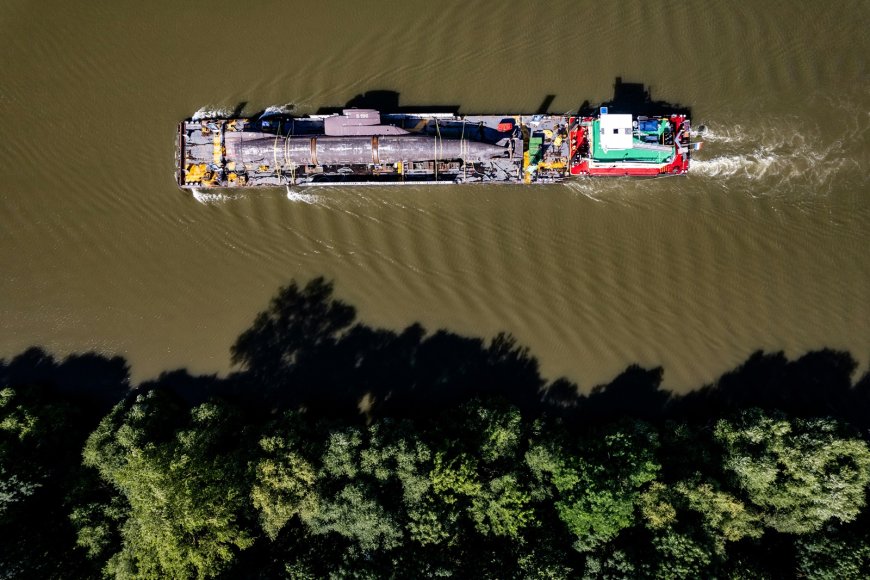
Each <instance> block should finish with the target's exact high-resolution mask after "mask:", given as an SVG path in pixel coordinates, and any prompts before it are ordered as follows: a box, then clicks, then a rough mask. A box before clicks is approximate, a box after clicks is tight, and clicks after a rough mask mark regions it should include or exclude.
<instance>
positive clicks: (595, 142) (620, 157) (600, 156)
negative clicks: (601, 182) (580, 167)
mask: <svg viewBox="0 0 870 580" xmlns="http://www.w3.org/2000/svg"><path fill="white" fill-rule="evenodd" d="M599 131H600V122H599V121H593V123H592V131H591V133H590V134H591V137H592V159H594V160H595V161H642V162H646V163H664V162H665V161H667V160H668V159H670V158H671V157H673V154H674V152H673V150H670V151H656V150H655V149H639V148H632V149H611V150H609V151H605V150H604V149H602V148H601V139H599V135H600V133H599ZM634 142H635V143H638V144H639V143H640V141H639V140H638V139H635V140H634Z"/></svg>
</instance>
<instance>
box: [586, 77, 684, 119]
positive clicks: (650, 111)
mask: <svg viewBox="0 0 870 580" xmlns="http://www.w3.org/2000/svg"><path fill="white" fill-rule="evenodd" d="M599 107H607V108H608V109H609V111H608V112H610V113H631V114H634V115H646V116H657V115H662V116H667V115H686V116H688V117H689V118H691V116H692V110H691V109H690V108H689V107H686V106H683V105H680V104H677V103H669V102H667V101H654V100H653V99H652V94H651V89H650V88H649V87H647V86H646V85H644V84H643V83H626V82H623V81H622V77H616V80H615V81H614V83H613V98H612V99H610V100H607V101H605V102H603V103H601V104H600V105H597V106H593V105H591V104H590V103H589V101H585V102H584V103H583V104H582V105H581V106H580V109H579V110H578V111H577V114H578V115H581V116H590V115H594V114H597V113H598V109H599Z"/></svg>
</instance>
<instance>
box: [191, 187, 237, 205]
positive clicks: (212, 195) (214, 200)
mask: <svg viewBox="0 0 870 580" xmlns="http://www.w3.org/2000/svg"><path fill="white" fill-rule="evenodd" d="M191 193H192V194H193V199H195V200H196V201H198V202H199V203H201V204H203V205H216V204H220V203H225V202H228V201H232V200H234V199H239V198H241V197H242V195H241V194H239V193H233V194H229V193H218V192H208V193H206V192H204V191H202V190H199V189H192V190H191Z"/></svg>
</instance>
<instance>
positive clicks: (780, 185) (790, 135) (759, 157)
mask: <svg viewBox="0 0 870 580" xmlns="http://www.w3.org/2000/svg"><path fill="white" fill-rule="evenodd" d="M865 134H866V130H861V129H858V130H856V128H855V127H851V128H850V129H848V130H846V131H845V132H844V133H843V134H841V135H835V136H834V137H835V138H834V139H833V140H832V139H831V137H830V136H826V137H825V138H823V137H822V135H821V130H820V129H819V128H812V127H809V128H808V127H802V128H801V129H797V128H795V127H793V126H792V127H789V126H787V125H785V124H780V125H778V126H776V127H775V128H772V127H767V128H763V127H759V128H755V129H753V130H752V131H750V130H749V129H747V128H745V127H743V126H740V125H732V126H729V127H725V128H717V127H713V128H712V129H708V130H707V131H706V132H705V133H704V134H702V135H700V136H699V137H700V138H701V139H702V140H704V141H705V142H706V147H705V148H704V149H703V150H702V151H701V152H700V153H698V154H696V155H695V156H694V157H693V158H692V164H691V169H690V175H700V176H703V177H712V178H715V179H716V180H718V181H720V182H722V183H723V185H724V186H725V187H728V186H729V185H731V184H733V183H734V182H735V181H737V180H742V181H749V182H752V183H753V190H754V192H756V193H763V192H765V191H773V190H775V191H777V192H783V191H789V190H793V189H795V188H802V189H810V190H812V191H816V192H818V191H827V190H828V189H829V188H830V187H831V184H832V182H833V181H834V180H840V179H849V178H855V177H860V174H861V173H860V168H861V167H860V165H861V164H860V162H859V160H858V159H857V158H856V157H855V152H856V151H861V147H860V146H859V145H858V143H859V142H860V141H861V140H862V139H863V138H864V135H865ZM855 170H857V171H855ZM759 190H760V191H759Z"/></svg>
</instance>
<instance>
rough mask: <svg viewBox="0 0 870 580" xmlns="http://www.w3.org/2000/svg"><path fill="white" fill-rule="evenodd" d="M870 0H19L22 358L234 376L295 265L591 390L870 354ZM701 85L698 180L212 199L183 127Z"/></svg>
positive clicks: (3, 271)
mask: <svg viewBox="0 0 870 580" xmlns="http://www.w3.org/2000/svg"><path fill="white" fill-rule="evenodd" d="M868 25H870V3H868V2H867V1H866V0H863V1H848V0H844V1H840V2H836V3H825V2H804V1H800V2H799V1H794V0H791V1H769V2H725V1H722V0H707V1H704V2H701V1H692V0H686V1H683V2H649V1H644V2H579V1H572V2H550V3H547V2H511V1H507V0H499V1H495V0H481V1H478V2H454V1H450V2H431V1H429V0H426V1H417V0H414V1H405V2H396V3H383V4H379V3H376V2H372V3H368V2H365V3H364V2H337V1H330V0H320V1H319V2H307V3H294V2H274V3H270V2H254V3H240V2H226V1H221V2H209V3H204V2H203V3H199V2H190V1H185V2H177V1H176V2H168V1H166V2H164V1H160V2H126V1H120V2H84V3H79V2H60V1H57V2H51V1H34V0H29V1H20V0H6V1H5V2H3V4H2V6H0V158H2V161H3V162H2V179H0V357H8V356H10V355H14V354H15V353H17V352H19V351H21V350H22V349H24V348H26V347H28V346H30V345H42V346H44V347H46V348H47V349H49V350H51V351H52V352H55V353H57V354H61V355H62V354H65V353H69V352H78V351H84V350H96V351H98V352H102V353H107V354H110V353H111V354H120V355H122V356H124V357H126V358H127V359H128V360H129V361H130V363H131V365H132V369H133V376H134V379H135V380H141V379H144V378H148V377H152V376H154V375H155V374H156V373H158V372H160V371H161V370H164V369H169V368H175V367H187V368H189V369H190V370H191V371H192V372H226V371H227V370H229V369H230V367H229V354H228V351H229V347H230V345H231V344H232V342H233V340H234V339H235V337H236V336H237V335H238V334H239V333H240V332H241V331H242V330H244V329H245V328H246V327H247V326H248V325H249V324H250V323H251V322H252V320H253V318H254V316H255V314H256V313H257V312H258V311H259V310H261V309H263V308H264V307H265V306H266V305H267V303H268V300H269V299H270V297H271V296H272V295H273V294H274V293H275V292H276V290H277V288H278V287H279V285H282V284H286V283H287V282H289V281H290V279H291V278H296V279H298V280H301V281H305V280H307V279H309V278H310V277H313V276H317V275H325V276H326V277H328V278H331V279H334V280H335V283H336V293H337V295H338V296H339V297H340V298H342V299H344V300H346V301H348V302H350V303H352V304H354V305H355V306H356V307H357V308H358V311H359V316H360V318H361V319H362V320H363V321H365V322H368V323H370V324H373V325H379V326H385V327H388V328H394V329H399V328H402V327H404V326H405V325H407V324H410V323H412V322H414V321H420V322H421V323H422V324H423V325H424V326H425V327H426V328H428V329H430V330H434V329H436V328H447V329H450V330H453V331H456V332H459V333H463V334H470V335H477V336H492V335H494V334H495V333H496V332H499V331H508V332H510V333H512V334H514V335H515V336H516V337H517V338H518V339H519V341H520V342H521V343H523V344H525V345H527V346H529V347H530V348H531V350H532V352H533V354H535V355H536V356H537V357H538V358H539V360H540V362H541V365H542V371H543V373H544V374H545V376H548V377H551V378H555V377H556V376H559V375H566V376H567V377H569V378H571V379H573V380H575V381H577V382H579V383H580V384H581V386H582V387H584V388H588V387H590V386H592V385H594V384H596V383H599V382H604V381H607V380H609V379H611V378H613V376H614V375H616V374H617V373H618V372H620V371H621V370H622V369H623V368H624V367H625V366H626V365H627V364H629V363H632V362H637V363H641V364H643V365H663V366H664V368H665V383H666V385H668V386H670V387H672V388H674V389H678V390H679V389H687V388H690V387H693V386H698V385H699V384H701V383H703V382H705V381H710V380H712V379H714V378H715V377H717V376H718V375H719V374H721V373H722V372H723V371H726V370H728V369H730V368H732V367H734V366H735V365H737V364H739V363H740V362H741V361H743V360H744V359H745V358H746V357H747V356H748V355H749V354H750V353H751V352H752V351H754V350H756V349H768V350H785V351H786V353H787V354H789V355H791V356H795V355H799V354H801V353H803V352H805V351H807V350H809V349H815V348H821V347H833V348H838V349H847V350H849V351H851V352H852V353H853V355H854V356H856V358H858V359H859V360H860V361H861V363H862V366H863V368H866V367H867V362H868V356H870V256H868V249H870V197H868V196H870V187H868V177H867V172H868V169H870V166H868V165H870V164H868V161H870V113H868V111H870V74H868V69H867V62H868V57H870V39H868V33H867V30H868ZM618 76H619V77H622V78H623V79H624V80H625V81H631V82H637V83H644V84H646V85H648V86H649V87H650V89H651V91H652V96H653V98H654V99H663V100H666V101H669V102H678V103H680V104H683V105H686V106H689V107H691V109H692V118H693V121H694V124H695V126H696V127H697V126H698V125H700V124H705V125H706V126H707V127H708V128H709V130H708V133H707V134H706V135H704V136H703V139H704V140H705V141H706V142H707V143H706V145H705V147H704V149H703V150H702V151H700V152H699V153H698V154H697V155H696V157H695V160H694V163H693V166H692V168H691V174H690V175H689V176H687V177H674V178H662V179H655V180H639V181H631V180H626V179H617V180H612V181H607V180H579V181H573V182H571V183H568V184H561V185H552V186H535V187H530V186H529V187H523V186H409V187H349V188H340V187H330V188H326V189H300V190H298V191H290V192H287V191H284V190H280V189H276V190H269V191H257V192H249V193H243V194H239V195H231V196H230V195H221V194H203V193H197V194H195V195H191V193H189V192H183V191H181V190H179V189H178V188H177V187H176V185H175V183H174V178H173V169H174V158H173V156H174V146H175V130H176V123H177V122H178V121H179V120H181V119H183V118H185V117H188V116H190V115H192V114H194V113H196V112H197V111H200V112H203V111H230V110H232V109H233V108H234V107H236V105H237V104H238V103H240V102H247V103H248V104H247V106H246V108H245V111H246V112H249V113H251V112H255V111H257V110H260V109H262V108H264V107H266V106H269V105H285V104H287V105H289V106H293V107H295V111H296V112H298V113H302V114H304V113H312V112H315V111H316V110H317V109H318V108H319V107H322V106H340V105H342V104H344V103H345V102H347V101H348V100H350V99H351V98H352V97H354V96H355V95H357V94H360V93H364V92H366V91H372V90H391V91H396V92H398V93H399V94H400V99H401V104H402V105H408V106H410V105H437V104H445V105H459V106H460V111H461V112H465V113H515V112H516V113H525V112H534V111H535V110H536V109H537V108H538V106H539V105H540V104H541V102H542V100H544V98H545V97H546V96H547V95H555V98H554V99H553V101H552V103H551V105H550V107H549V110H550V111H552V112H567V111H575V110H577V108H578V107H579V106H580V104H581V103H582V102H583V101H587V100H588V101H590V102H592V103H596V102H601V101H603V100H607V99H609V98H611V97H612V96H613V85H614V79H615V78H616V77H618Z"/></svg>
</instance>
